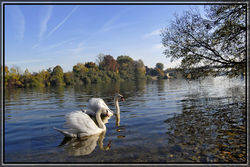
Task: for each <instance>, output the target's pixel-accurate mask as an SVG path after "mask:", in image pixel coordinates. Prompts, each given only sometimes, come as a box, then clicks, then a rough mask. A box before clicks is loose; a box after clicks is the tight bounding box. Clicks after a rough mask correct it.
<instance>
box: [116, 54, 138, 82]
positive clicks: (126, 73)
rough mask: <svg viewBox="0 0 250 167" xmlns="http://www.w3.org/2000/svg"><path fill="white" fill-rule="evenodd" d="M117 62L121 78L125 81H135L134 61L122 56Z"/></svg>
mask: <svg viewBox="0 0 250 167" xmlns="http://www.w3.org/2000/svg"><path fill="white" fill-rule="evenodd" d="M116 61H117V62H118V64H119V74H120V77H121V78H122V79H123V80H135V66H134V60H133V59H132V58H131V57H129V56H125V55H121V56H118V57H117V60H116Z"/></svg>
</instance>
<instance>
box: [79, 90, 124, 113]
mask: <svg viewBox="0 0 250 167" xmlns="http://www.w3.org/2000/svg"><path fill="white" fill-rule="evenodd" d="M119 99H120V100H122V101H124V100H125V99H124V97H123V96H122V95H120V94H119V93H116V94H115V97H114V104H115V109H116V112H115V114H117V113H118V114H120V107H119V103H118V100H119ZM88 108H89V109H90V110H84V111H83V112H85V113H86V114H88V115H90V116H95V114H96V112H97V111H98V109H99V108H104V109H106V110H107V112H108V114H109V115H111V116H112V115H113V114H114V113H113V111H111V110H110V109H109V107H108V106H107V104H106V103H105V102H104V100H103V99H101V98H91V99H89V103H88Z"/></svg>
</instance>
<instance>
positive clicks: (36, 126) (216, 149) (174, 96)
mask: <svg viewBox="0 0 250 167" xmlns="http://www.w3.org/2000/svg"><path fill="white" fill-rule="evenodd" d="M245 89H246V87H245V80H241V79H227V78H224V77H217V78H206V79H204V80H200V81H198V80H197V81H187V80H182V79H173V80H163V81H150V82H146V81H145V82H137V83H134V82H124V83H117V84H107V85H90V86H84V87H75V88H72V87H65V88H49V89H9V90H6V91H5V120H4V128H5V129H4V132H5V135H4V162H5V163H14V162H16V163H27V162H32V163H36V162H39V163H48V162H54V163H64V162H67V163H74V162H79V163H89V162H92V163H101V162H106V163H113V162H116V163H124V162H127V163H137V162H143V163H153V162H160V163H173V162H176V163H180V162H182V163H183V162H184V163H190V162H211V163H216V162H237V163H246V151H247V148H246V144H247V143H246V142H247V139H246V102H245V101H246V90H245ZM116 92H120V93H121V94H122V95H123V96H124V97H125V99H126V101H125V102H120V103H119V104H120V110H121V115H120V125H119V126H117V125H116V117H115V116H113V117H112V118H110V119H109V120H108V123H107V124H106V127H107V131H106V134H101V135H100V136H93V137H91V138H86V139H82V140H79V139H76V140H65V139H64V137H63V135H62V134H60V133H59V132H57V131H55V130H54V129H53V127H57V128H64V116H65V115H66V114H67V113H69V112H71V111H75V110H80V108H86V105H87V101H88V99H89V98H91V97H101V98H103V99H104V101H105V102H106V103H107V104H108V106H109V107H110V108H111V109H112V110H115V109H114V104H113V96H114V94H115V93H116Z"/></svg>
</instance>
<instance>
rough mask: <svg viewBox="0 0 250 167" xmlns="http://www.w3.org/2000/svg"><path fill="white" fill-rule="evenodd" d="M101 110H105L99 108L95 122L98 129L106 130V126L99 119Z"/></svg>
mask: <svg viewBox="0 0 250 167" xmlns="http://www.w3.org/2000/svg"><path fill="white" fill-rule="evenodd" d="M103 110H105V109H103V108H100V109H99V111H98V112H97V113H96V121H97V123H98V125H99V128H100V129H103V130H106V126H105V125H104V123H103V122H102V119H101V113H102V112H103Z"/></svg>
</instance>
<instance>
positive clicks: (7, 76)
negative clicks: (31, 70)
mask: <svg viewBox="0 0 250 167" xmlns="http://www.w3.org/2000/svg"><path fill="white" fill-rule="evenodd" d="M4 74H5V75H4V84H5V87H8V81H9V78H10V72H9V68H8V66H5V67H4Z"/></svg>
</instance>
